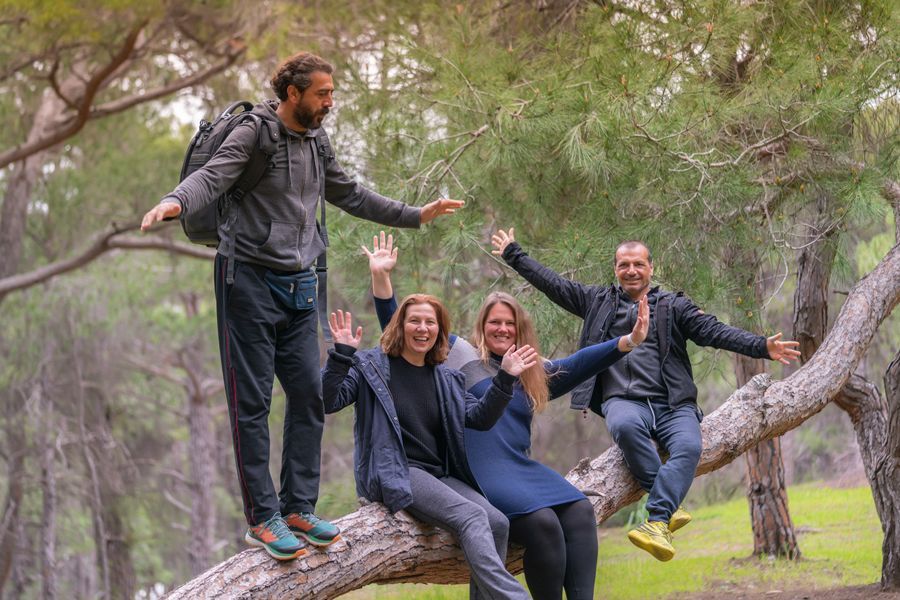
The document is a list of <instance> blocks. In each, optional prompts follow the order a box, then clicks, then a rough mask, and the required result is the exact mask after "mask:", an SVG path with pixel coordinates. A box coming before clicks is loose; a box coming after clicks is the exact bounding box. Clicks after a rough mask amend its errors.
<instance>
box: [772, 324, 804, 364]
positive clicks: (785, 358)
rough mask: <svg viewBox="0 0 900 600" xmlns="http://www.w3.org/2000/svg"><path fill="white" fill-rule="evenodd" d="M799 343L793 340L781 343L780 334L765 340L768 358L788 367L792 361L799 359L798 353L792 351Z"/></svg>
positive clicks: (797, 351)
mask: <svg viewBox="0 0 900 600" xmlns="http://www.w3.org/2000/svg"><path fill="white" fill-rule="evenodd" d="M799 345H800V342H795V341H793V340H786V341H783V342H782V341H781V332H780V331H779V332H778V333H776V334H775V335H773V336H771V337H768V338H766V350H768V351H769V358H771V359H772V360H777V361H778V362H780V363H782V364H785V365H789V364H791V361H792V360H798V359H799V358H800V351H799V350H794V348H796V347H797V346H799Z"/></svg>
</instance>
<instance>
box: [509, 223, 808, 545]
mask: <svg viewBox="0 0 900 600" xmlns="http://www.w3.org/2000/svg"><path fill="white" fill-rule="evenodd" d="M491 241H492V243H493V246H494V254H498V255H500V256H502V257H503V260H504V261H506V263H507V264H508V265H509V266H511V267H512V268H513V269H515V270H516V272H517V273H519V275H521V276H522V277H524V278H525V279H526V280H527V281H528V282H529V283H531V284H532V285H534V286H535V287H536V288H537V289H539V290H540V291H541V292H543V293H544V294H546V296H547V297H548V298H550V300H552V301H553V302H555V303H556V304H558V305H559V306H561V307H562V308H564V309H566V310H567V311H569V312H571V313H572V314H574V315H576V316H578V317H581V318H582V319H584V327H583V329H582V332H581V340H580V342H579V345H580V346H581V347H582V348H584V347H585V346H588V345H591V344H596V343H599V342H602V341H605V340H608V339H611V338H614V337H616V336H620V335H623V334H626V333H628V332H629V331H631V328H632V327H633V326H634V322H635V318H636V312H637V303H638V302H640V300H641V299H642V298H644V297H646V298H647V301H648V303H649V305H650V331H649V333H648V335H647V338H646V339H645V340H644V342H643V343H642V344H641V345H640V346H638V347H637V348H634V349H633V351H632V352H629V353H628V354H627V355H626V356H625V358H623V359H622V360H620V361H618V362H616V363H614V364H613V365H612V366H610V367H609V368H608V369H606V370H605V371H603V372H601V373H600V374H599V375H598V376H597V377H596V378H592V379H589V380H587V381H586V382H585V383H584V384H582V385H581V386H579V387H577V388H575V389H574V390H573V391H572V408H577V409H579V410H585V411H586V410H587V409H588V408H590V409H591V410H593V411H594V412H596V413H598V414H600V415H601V416H603V417H605V418H606V426H607V428H608V429H609V433H610V435H611V436H612V438H613V440H614V441H615V442H616V444H617V445H618V446H619V448H620V449H621V450H622V454H623V455H624V457H625V463H626V464H627V465H628V469H629V471H631V474H632V475H633V476H634V478H635V479H637V481H638V483H639V484H640V485H641V487H642V488H643V489H644V490H645V491H646V492H647V512H648V515H649V518H648V519H647V520H646V521H645V522H644V523H641V524H640V525H638V526H637V527H635V528H634V529H632V530H631V531H629V532H628V539H629V540H631V542H632V543H633V544H634V545H636V546H637V547H639V548H641V549H642V550H646V551H647V552H649V553H650V554H652V555H653V556H654V557H655V558H657V559H658V560H662V561H666V560H670V559H671V558H672V557H673V556H675V548H674V547H673V546H672V532H673V531H675V530H677V529H679V528H681V527H683V526H684V525H686V524H687V523H688V522H689V521H690V520H691V516H690V515H689V514H688V513H687V512H686V511H685V510H684V509H683V508H681V502H682V500H684V497H685V496H686V495H687V492H688V490H689V489H690V487H691V483H693V481H694V474H695V472H696V470H697V464H698V463H699V461H700V451H701V449H702V445H703V444H702V439H701V436H700V419H701V418H702V414H701V412H700V409H699V407H698V406H697V386H695V385H694V377H693V373H692V371H691V360H690V356H689V355H688V349H687V342H688V340H690V341H692V342H694V343H695V344H697V345H699V346H712V347H713V348H721V349H723V350H730V351H732V352H738V353H740V354H743V355H745V356H750V357H753V358H768V359H771V360H776V361H779V362H781V363H783V364H788V363H789V362H790V361H793V360H797V358H799V356H800V352H798V351H797V350H796V349H795V348H796V347H797V346H799V345H800V344H799V342H794V341H786V340H782V339H781V333H777V334H775V335H773V336H770V337H768V338H767V337H764V336H761V335H756V334H753V333H751V332H749V331H745V330H743V329H739V328H737V327H732V326H730V325H726V324H725V323H722V322H721V321H719V320H718V319H717V318H716V317H714V316H713V315H709V314H705V313H704V312H703V311H702V310H700V309H699V308H698V307H697V305H695V304H694V303H693V302H691V301H690V299H689V298H687V297H686V296H685V295H684V294H683V293H681V292H670V291H666V290H662V289H660V288H659V286H651V283H650V281H651V278H652V276H653V258H652V257H651V255H650V249H649V248H648V247H647V246H646V245H645V244H644V243H643V242H640V241H637V240H630V241H625V242H622V243H621V244H619V246H618V248H616V255H615V262H614V270H615V275H616V280H617V282H618V285H585V284H582V283H578V282H576V281H572V280H570V279H566V278H564V277H561V276H560V275H559V274H557V273H555V272H554V271H552V270H551V269H549V268H547V267H545V266H544V265H542V264H540V263H539V262H538V261H536V260H534V259H533V258H531V257H530V256H528V254H526V253H525V251H524V250H523V249H522V247H521V246H519V244H517V243H516V241H515V238H514V233H513V230H512V229H510V230H509V232H506V231H503V230H498V231H497V232H496V233H495V234H494V235H493V237H492V240H491ZM657 444H658V445H659V448H660V449H661V450H663V451H665V452H667V453H668V455H669V456H668V459H667V460H666V462H665V463H663V462H662V460H661V459H660V456H659V451H658V450H657Z"/></svg>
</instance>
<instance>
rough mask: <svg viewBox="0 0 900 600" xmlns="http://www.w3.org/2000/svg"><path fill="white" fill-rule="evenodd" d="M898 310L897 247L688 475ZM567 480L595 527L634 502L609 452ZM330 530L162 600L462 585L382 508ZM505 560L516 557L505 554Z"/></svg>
mask: <svg viewBox="0 0 900 600" xmlns="http://www.w3.org/2000/svg"><path fill="white" fill-rule="evenodd" d="M898 301H900V246H895V247H894V248H893V249H891V251H890V252H889V253H888V255H887V256H886V257H885V258H884V259H883V260H882V261H881V263H880V264H879V265H878V266H877V267H876V268H875V270H874V271H873V272H872V273H870V274H869V275H867V276H866V277H864V278H863V279H862V280H860V281H859V283H857V284H856V286H855V287H854V289H853V290H852V291H851V293H850V295H849V296H848V298H847V301H846V303H845V304H844V307H843V308H842V310H841V314H840V316H839V317H838V319H837V321H836V323H835V326H834V329H833V330H832V332H831V333H830V335H829V336H828V338H827V339H826V340H825V343H823V344H822V347H821V348H820V349H819V351H818V352H817V353H816V355H815V356H813V357H812V359H811V360H810V361H809V362H808V363H807V364H806V365H805V366H804V367H803V368H802V369H800V370H798V371H797V372H795V373H793V374H792V375H791V376H790V377H788V378H787V379H785V380H784V381H779V382H775V383H771V381H770V380H769V379H768V377H767V376H766V375H758V376H756V377H754V378H753V379H752V380H751V381H750V382H749V383H748V384H747V385H745V386H744V387H742V388H740V389H739V390H737V391H735V392H734V393H733V394H732V395H731V397H730V398H729V399H728V400H727V401H726V402H725V403H724V404H722V406H720V407H719V408H718V409H717V410H716V411H714V412H713V413H712V414H710V415H708V416H707V417H706V418H705V419H704V420H703V425H702V431H703V440H704V448H703V454H702V456H701V458H700V465H699V466H698V469H697V474H698V475H702V474H704V473H708V472H710V471H713V470H715V469H718V468H720V467H722V466H724V465H726V464H728V463H730V462H731V461H733V460H734V459H735V458H737V457H738V456H740V455H741V454H743V453H744V452H746V451H747V450H748V449H749V448H751V447H752V446H755V445H757V444H758V443H759V442H761V441H763V440H768V439H772V438H775V437H778V436H780V435H782V434H784V433H785V432H787V431H789V430H791V429H793V428H795V427H797V426H798V425H799V424H800V423H802V422H803V421H805V420H806V419H808V418H809V417H811V416H812V415H814V414H816V413H817V412H819V411H820V410H822V408H824V407H825V405H826V404H827V403H828V402H830V401H831V399H832V398H833V397H834V396H835V394H837V393H838V392H839V391H840V389H841V388H842V387H843V386H844V383H845V382H846V381H847V379H848V378H849V377H850V375H851V374H852V372H853V371H854V370H855V369H856V366H857V364H858V363H859V360H860V358H861V357H862V355H863V354H864V353H865V351H866V349H867V348H868V346H869V344H870V342H871V340H872V337H873V336H874V335H875V331H876V329H877V328H878V326H879V325H880V324H881V322H882V321H883V320H884V319H885V318H886V317H887V316H888V315H889V314H890V312H891V311H892V310H893V308H894V306H896V304H897V302H898ZM568 479H569V481H571V482H572V483H573V484H574V485H575V486H576V487H578V488H579V489H581V490H583V491H584V492H585V493H586V494H587V495H588V497H589V499H590V500H591V503H592V504H593V506H594V511H595V513H596V514H597V518H598V521H600V522H602V521H603V520H605V519H606V518H608V517H609V516H610V515H612V514H613V513H614V512H615V511H616V510H617V509H619V508H621V507H623V506H625V505H626V504H628V503H630V502H633V501H635V500H636V499H638V498H639V497H640V496H641V494H642V492H641V490H640V488H639V486H638V485H637V483H636V482H635V481H634V479H633V478H632V477H631V476H630V475H629V473H628V469H627V468H626V467H625V463H624V461H623V460H622V453H621V452H620V451H619V449H618V448H611V449H609V450H607V451H606V452H604V453H603V454H602V455H600V456H599V457H597V458H595V459H593V460H588V459H584V460H582V461H581V462H580V463H579V464H578V466H576V467H575V469H573V470H572V471H571V472H570V473H569V475H568ZM337 523H338V525H339V526H340V527H341V529H342V530H343V532H344V533H343V534H342V541H340V542H337V543H336V544H334V546H332V547H329V548H328V550H327V551H313V552H312V553H311V554H310V555H309V556H307V557H304V558H301V559H299V560H297V561H294V562H293V563H289V564H278V563H276V561H273V560H271V559H270V558H269V557H268V556H267V555H266V554H265V553H263V552H261V551H259V550H246V551H244V552H241V553H239V554H237V555H236V556H233V557H232V558H230V559H228V560H227V561H225V562H224V563H222V564H220V565H217V566H215V567H213V568H212V569H210V570H208V571H207V572H205V573H204V574H202V575H201V576H199V577H197V578H196V579H194V580H193V581H190V582H188V583H186V584H185V585H183V586H182V587H180V588H178V589H177V590H175V591H173V592H172V593H171V594H170V595H169V596H168V597H169V598H170V599H172V600H174V599H180V598H190V599H191V600H193V599H195V598H249V597H251V596H253V597H258V598H268V597H292V598H334V597H337V596H339V595H341V594H344V593H347V592H349V591H351V590H353V589H357V588H360V587H362V586H364V585H367V584H369V583H375V582H379V583H387V582H398V581H417V582H422V583H424V582H430V583H449V582H461V581H465V580H466V578H467V577H468V570H467V569H466V567H465V565H464V562H463V557H462V553H461V552H460V550H459V548H458V547H457V546H456V544H454V543H453V539H452V537H451V536H450V535H449V534H447V533H446V532H442V531H439V530H435V529H432V528H429V527H425V526H423V525H420V524H418V523H416V522H415V521H413V520H412V519H410V518H409V517H408V516H406V515H405V513H403V512H400V513H398V514H397V515H395V516H391V515H389V514H388V513H387V511H386V510H385V509H384V507H382V506H380V505H369V506H365V507H363V508H361V509H360V510H358V511H356V512H354V513H352V514H350V515H347V516H345V517H343V518H341V519H338V521H337ZM510 558H511V560H516V559H519V558H520V555H519V553H518V552H512V553H511V556H510ZM517 569H518V567H515V566H514V567H513V570H517Z"/></svg>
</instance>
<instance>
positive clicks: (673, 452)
mask: <svg viewBox="0 0 900 600" xmlns="http://www.w3.org/2000/svg"><path fill="white" fill-rule="evenodd" d="M603 413H604V416H605V417H606V427H607V428H608V429H609V433H610V435H611V436H612V438H613V440H614V441H615V442H616V444H617V445H618V446H619V448H620V449H621V450H622V453H623V454H624V455H625V463H626V464H627V465H628V470H629V471H631V474H632V475H633V476H634V478H635V479H637V481H638V483H639V484H640V485H641V487H642V488H644V491H646V492H647V495H648V496H647V512H648V513H649V514H650V516H649V519H650V520H651V521H663V522H665V523H668V522H669V519H670V518H671V516H672V513H673V512H675V510H676V509H677V508H678V507H679V505H681V502H682V501H683V500H684V497H685V496H686V495H687V493H688V490H689V489H690V487H691V484H692V483H693V482H694V474H695V473H696V471H697V463H699V462H700V451H701V449H702V447H703V441H702V439H701V437H700V413H699V411H698V409H697V405H696V404H695V403H693V402H685V403H682V404H679V405H677V406H676V407H675V408H671V407H670V406H669V403H668V402H667V401H666V400H665V399H655V398H649V399H643V400H632V399H629V398H617V397H613V398H609V399H608V400H607V401H606V402H604V403H603ZM654 442H659V450H662V451H665V452H668V454H669V458H668V460H666V462H665V463H663V462H662V460H660V457H659V451H657V447H656V444H655V443H654Z"/></svg>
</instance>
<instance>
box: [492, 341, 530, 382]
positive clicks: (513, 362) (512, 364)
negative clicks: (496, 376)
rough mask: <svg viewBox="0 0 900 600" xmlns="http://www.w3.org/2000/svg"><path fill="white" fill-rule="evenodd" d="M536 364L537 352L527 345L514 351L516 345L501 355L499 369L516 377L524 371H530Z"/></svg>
mask: <svg viewBox="0 0 900 600" xmlns="http://www.w3.org/2000/svg"><path fill="white" fill-rule="evenodd" d="M536 364H538V353H537V350H535V349H534V348H532V347H531V346H528V345H527V344H526V345H525V346H522V347H521V348H519V349H518V350H516V345H515V344H513V345H512V346H510V347H509V348H508V349H507V350H506V354H504V355H503V360H502V361H501V363H500V368H501V369H503V370H504V371H506V372H507V373H509V374H510V375H512V376H514V377H518V376H519V375H521V374H522V372H523V371H525V369H530V368H531V367H533V366H535V365H536Z"/></svg>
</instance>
